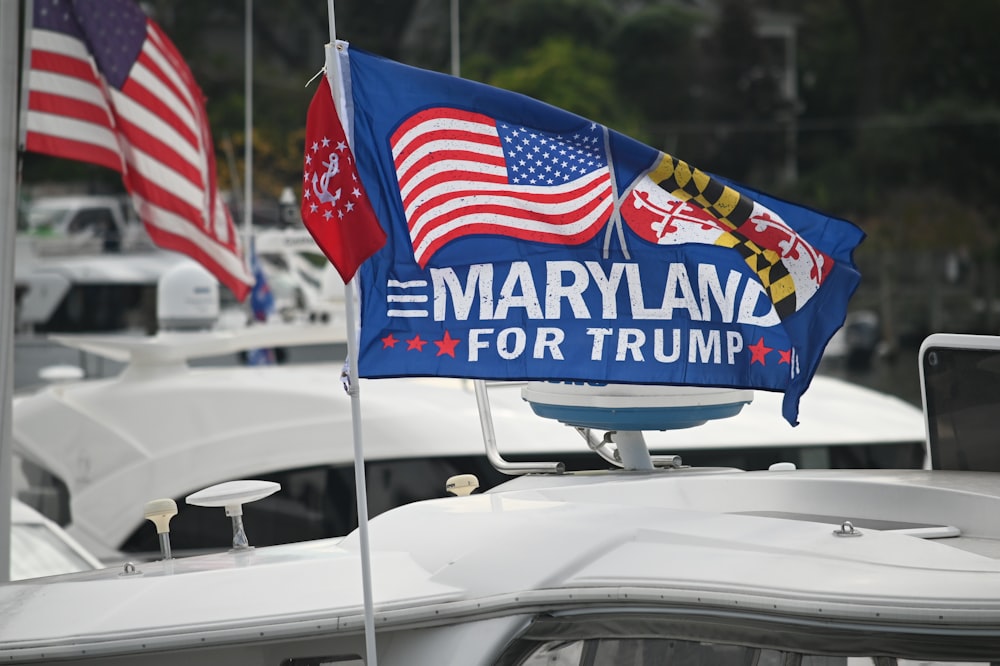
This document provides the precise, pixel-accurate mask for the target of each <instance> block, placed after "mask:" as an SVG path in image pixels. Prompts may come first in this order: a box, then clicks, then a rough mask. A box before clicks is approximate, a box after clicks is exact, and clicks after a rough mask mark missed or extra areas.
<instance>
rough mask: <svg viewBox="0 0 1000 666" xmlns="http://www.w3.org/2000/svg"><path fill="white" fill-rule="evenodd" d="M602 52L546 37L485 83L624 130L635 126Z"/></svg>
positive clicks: (611, 62) (612, 67)
mask: <svg viewBox="0 0 1000 666" xmlns="http://www.w3.org/2000/svg"><path fill="white" fill-rule="evenodd" d="M613 69H614V61H613V60H612V59H611V57H610V56H608V55H607V54H606V53H604V52H601V51H595V50H593V49H590V48H587V47H586V46H585V45H582V44H577V43H574V42H572V41H570V40H569V39H567V38H565V37H552V38H549V39H547V40H545V41H543V42H542V43H541V44H540V45H539V46H537V47H535V48H533V49H531V50H528V51H526V52H525V53H524V56H523V59H522V60H521V62H520V63H517V64H514V65H512V66H510V67H508V68H506V69H502V70H499V71H497V72H496V73H495V74H494V75H493V77H492V78H491V79H490V80H489V81H487V83H489V84H490V85H493V86H497V87H499V88H504V89H506V90H513V91H516V92H520V93H523V94H525V95H528V96H529V97H534V98H536V99H544V100H545V101H547V102H548V103H550V104H553V105H555V106H558V107H560V108H562V109H565V110H567V111H572V112H573V113H576V114H578V115H581V116H583V117H584V118H588V119H590V120H595V121H597V122H600V123H603V124H605V125H608V126H609V127H613V128H615V129H619V130H621V131H624V132H626V133H628V130H631V131H633V132H635V131H637V130H638V129H639V126H638V124H637V121H636V114H632V113H630V110H629V109H628V108H627V107H625V106H623V105H622V104H621V103H620V102H619V100H618V95H617V94H616V90H615V80H614V77H613V76H612V73H613Z"/></svg>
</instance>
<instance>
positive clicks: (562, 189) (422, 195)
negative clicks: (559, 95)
mask: <svg viewBox="0 0 1000 666" xmlns="http://www.w3.org/2000/svg"><path fill="white" fill-rule="evenodd" d="M391 144H392V154H393V159H394V162H395V166H396V176H397V179H398V181H399V190H400V196H401V198H402V202H403V209H404V211H405V214H406V220H407V225H408V227H409V230H410V240H411V242H412V244H413V254H414V257H415V258H416V260H417V263H418V264H419V265H420V266H425V265H426V263H427V261H428V260H429V259H430V257H431V256H432V255H433V254H434V252H436V251H437V250H438V249H439V248H440V247H441V246H443V245H444V244H445V243H448V242H449V241H451V240H454V239H456V238H459V237H461V236H467V235H470V234H498V235H503V236H510V237H514V238H519V239H522V240H530V241H538V242H543V243H556V244H563V245H577V244H580V243H584V242H586V241H588V240H590V239H591V238H593V237H594V235H595V234H596V233H597V232H598V231H599V230H600V229H601V227H602V226H603V225H604V223H605V222H607V220H608V219H609V218H610V216H611V212H612V209H613V207H614V198H613V196H612V188H611V174H610V169H609V168H608V167H606V166H605V167H604V168H602V169H598V170H597V171H594V172H593V173H591V174H588V175H587V176H584V177H581V178H579V179H577V180H572V181H569V182H567V183H564V184H560V185H552V186H540V185H515V184H512V183H511V182H510V179H509V174H508V170H507V164H506V160H505V159H504V152H503V148H502V147H501V143H500V136H499V134H498V132H497V129H496V123H495V121H494V120H493V119H492V118H490V117H488V116H485V115H482V114H478V113H470V112H465V111H460V110H457V109H447V108H435V109H428V110H426V111H422V112H420V113H418V114H415V115H414V116H412V117H411V118H410V119H409V120H408V121H407V122H406V123H404V124H403V125H402V126H400V127H399V129H397V130H396V132H395V133H394V134H393V136H392V139H391Z"/></svg>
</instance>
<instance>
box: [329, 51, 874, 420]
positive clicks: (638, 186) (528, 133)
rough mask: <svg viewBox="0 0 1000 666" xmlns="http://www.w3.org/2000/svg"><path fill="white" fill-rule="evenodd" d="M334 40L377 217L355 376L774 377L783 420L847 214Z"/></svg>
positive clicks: (675, 380) (841, 272)
mask: <svg viewBox="0 0 1000 666" xmlns="http://www.w3.org/2000/svg"><path fill="white" fill-rule="evenodd" d="M338 52H339V57H340V59H341V62H340V65H341V70H342V71H343V72H344V75H343V77H342V80H343V83H344V95H345V101H346V104H345V107H346V108H347V109H348V114H349V117H348V118H347V119H346V120H345V125H347V126H349V127H350V128H351V131H352V134H353V143H352V147H353V151H354V156H355V158H356V160H355V165H356V168H357V174H358V177H359V179H360V185H361V187H360V191H362V192H365V193H366V194H367V200H369V201H371V205H372V210H373V213H374V216H375V218H377V220H378V226H379V227H380V228H381V229H383V230H384V231H385V234H386V238H385V242H384V244H381V243H379V244H372V246H370V248H369V249H370V250H371V252H372V254H371V256H370V258H368V259H367V260H365V261H364V262H363V263H362V264H361V266H360V269H359V270H358V283H359V285H360V289H361V322H362V324H361V332H360V340H359V359H358V363H359V371H360V374H361V376H363V377H398V376H407V375H438V376H450V377H469V378H482V379H507V380H561V381H580V382H611V383H627V384H664V385H702V386H716V387H732V388H752V389H761V390H768V391H781V392H784V394H785V399H784V403H783V409H782V412H783V415H784V416H785V418H786V419H787V420H788V422H789V423H791V424H793V425H794V424H796V423H797V418H798V403H799V398H800V397H801V395H802V393H803V392H804V391H805V390H806V388H808V386H809V382H810V381H811V379H812V376H813V374H814V373H815V370H816V368H817V366H818V365H819V361H820V357H821V356H822V353H823V349H824V348H825V346H826V344H827V342H828V341H829V339H830V337H831V336H832V335H833V334H834V332H835V331H836V330H837V329H838V328H839V327H840V326H841V325H842V324H843V322H844V317H845V315H846V311H847V303H848V300H849V299H850V297H851V295H852V294H853V292H854V290H855V288H856V287H857V284H858V281H859V279H860V276H859V274H858V272H857V270H856V268H855V266H854V263H853V259H852V254H853V251H854V249H855V247H857V245H858V244H859V243H860V242H861V241H862V239H863V238H864V234H863V233H862V232H861V231H860V230H859V229H858V228H857V227H855V226H854V225H853V224H851V223H850V222H847V221H845V220H841V219H837V218H832V217H829V216H827V215H824V214H822V213H819V212H817V211H814V210H811V209H808V208H805V207H803V206H798V205H795V204H792V203H789V202H787V201H782V200H779V199H776V198H774V197H770V196H768V195H766V194H763V193H761V192H756V191H754V190H751V189H749V188H747V187H744V186H742V185H739V184H737V183H733V182H730V181H728V180H726V179H725V178H722V177H720V176H716V175H712V174H709V173H706V172H703V171H700V170H698V169H696V168H694V167H692V166H691V165H689V164H687V163H685V162H684V161H682V160H680V159H677V158H676V157H673V156H670V155H666V154H664V153H662V152H660V151H658V150H656V149H655V148H651V147H649V146H646V145H643V144H642V143H640V142H637V141H635V140H634V139H631V138H630V137H627V136H624V135H622V134H620V133H618V132H615V131H612V130H610V129H608V128H607V127H604V126H603V125H600V124H598V123H595V122H592V121H590V120H587V119H586V118H581V117H579V116H576V115H574V114H571V113H569V112H566V111H564V110H562V109H558V108H555V107H552V106H550V105H547V104H544V103H542V102H539V101H537V100H533V99H530V98H528V97H525V96H523V95H519V94H515V93H511V92H508V91H504V90H500V89H497V88H492V87H489V86H485V85H482V84H478V83H475V82H471V81H466V80H463V79H459V78H456V77H451V76H446V75H443V74H438V73H435V72H429V71H425V70H420V69H416V68H413V67H408V66H405V65H401V64H399V63H395V62H392V61H390V60H386V59H384V58H380V57H377V56H373V55H371V54H368V53H365V52H364V51H360V50H357V49H354V48H349V47H348V45H346V44H344V43H341V44H340V45H339V48H338ZM379 240H381V239H379Z"/></svg>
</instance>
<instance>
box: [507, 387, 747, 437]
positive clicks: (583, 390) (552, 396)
mask: <svg viewBox="0 0 1000 666" xmlns="http://www.w3.org/2000/svg"><path fill="white" fill-rule="evenodd" d="M521 397H522V398H524V400H526V401H527V402H528V403H529V404H530V405H531V409H532V411H534V412H535V414H537V415H538V416H542V417H545V418H550V419H556V420H558V421H561V422H562V423H565V424H567V425H571V426H575V427H578V428H593V429H601V430H621V431H642V430H675V429H678V428H691V427H694V426H698V425H701V424H703V423H706V422H707V421H713V420H715V419H723V418H728V417H730V416H736V415H737V414H739V413H740V411H741V410H742V409H743V406H744V405H747V404H749V403H750V402H752V401H753V391H751V390H746V389H731V388H711V387H704V386H659V385H656V386H647V385H640V384H605V383H588V382H569V381H567V382H528V384H527V385H526V386H525V387H524V388H523V389H521Z"/></svg>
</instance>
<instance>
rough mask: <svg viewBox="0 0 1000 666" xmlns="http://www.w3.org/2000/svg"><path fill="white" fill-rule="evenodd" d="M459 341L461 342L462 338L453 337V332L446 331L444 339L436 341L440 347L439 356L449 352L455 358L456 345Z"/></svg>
mask: <svg viewBox="0 0 1000 666" xmlns="http://www.w3.org/2000/svg"><path fill="white" fill-rule="evenodd" d="M459 342H461V340H459V339H458V338H453V337H451V334H450V333H448V331H445V332H444V338H443V339H441V340H435V341H434V344H436V345H437V347H438V353H437V356H444V355H445V354H447V355H448V356H451V357H452V358H455V345H457V344H458V343H459Z"/></svg>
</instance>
